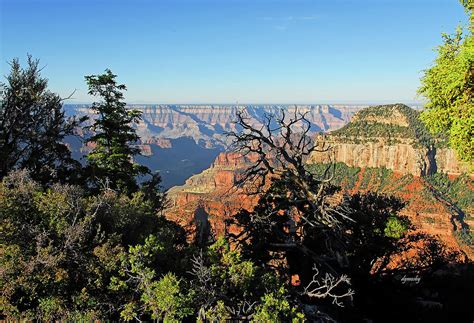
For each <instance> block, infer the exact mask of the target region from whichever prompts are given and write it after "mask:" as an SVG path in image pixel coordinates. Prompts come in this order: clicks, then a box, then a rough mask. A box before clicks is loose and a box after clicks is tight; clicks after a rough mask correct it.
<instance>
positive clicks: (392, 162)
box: [308, 104, 469, 176]
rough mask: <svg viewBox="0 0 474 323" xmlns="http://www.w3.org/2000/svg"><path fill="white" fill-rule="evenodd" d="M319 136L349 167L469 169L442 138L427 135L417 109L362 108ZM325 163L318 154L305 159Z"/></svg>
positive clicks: (423, 172) (402, 170)
mask: <svg viewBox="0 0 474 323" xmlns="http://www.w3.org/2000/svg"><path fill="white" fill-rule="evenodd" d="M318 139H319V140H320V141H323V142H325V143H327V144H329V145H330V146H331V147H332V151H333V154H334V156H333V158H334V160H336V161H338V162H343V163H345V164H346V165H349V166H352V167H386V168H388V169H391V170H393V171H396V172H400V173H403V174H412V175H415V176H423V175H430V174H434V173H436V172H443V173H448V174H457V175H459V174H461V173H463V172H468V171H469V167H468V165H466V164H463V163H461V162H459V161H458V160H457V159H456V155H455V153H454V151H453V150H451V149H449V148H447V147H444V146H443V145H442V143H441V139H438V138H432V137H431V135H430V134H428V132H427V131H426V129H424V126H423V125H422V124H421V122H420V121H419V120H418V112H416V111H414V110H412V109H410V108H409V107H407V106H405V105H401V104H397V105H390V106H377V107H370V108H367V109H364V110H361V111H360V112H358V113H356V114H355V115H354V117H353V118H352V120H351V122H350V123H349V124H348V125H346V126H344V127H342V128H341V129H338V130H336V131H333V132H330V133H329V134H327V135H324V136H319V138H318ZM327 162H329V158H328V156H327V155H323V154H318V153H314V154H312V155H311V156H310V158H309V160H308V163H327Z"/></svg>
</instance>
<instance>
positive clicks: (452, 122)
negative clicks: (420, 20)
mask: <svg viewBox="0 0 474 323" xmlns="http://www.w3.org/2000/svg"><path fill="white" fill-rule="evenodd" d="M461 2H462V4H463V5H464V7H465V8H466V11H467V13H468V15H469V17H470V26H469V28H468V29H467V30H464V31H463V29H462V28H460V27H458V29H457V30H456V33H455V34H454V35H447V34H443V35H442V36H443V44H442V45H440V46H439V47H438V49H437V52H438V56H437V57H436V60H435V62H434V64H433V66H431V67H430V68H429V69H427V70H426V71H425V74H424V76H423V78H422V79H421V87H420V89H419V92H420V94H422V95H423V96H424V97H426V98H427V99H428V102H427V104H426V110H425V111H424V112H423V113H422V116H421V117H422V120H423V121H424V122H425V124H426V125H427V126H428V128H429V129H430V130H431V131H432V132H433V133H439V132H442V133H446V134H447V135H448V136H449V143H450V145H451V147H453V148H454V149H455V150H456V152H457V154H458V156H459V158H460V159H462V160H465V161H468V162H472V160H473V159H474V132H473V131H474V130H473V129H474V92H473V91H474V90H473V89H474V34H473V32H474V30H473V28H474V20H473V19H474V18H473V17H474V2H473V1H472V0H463V1H461Z"/></svg>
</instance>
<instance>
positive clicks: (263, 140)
mask: <svg viewBox="0 0 474 323" xmlns="http://www.w3.org/2000/svg"><path fill="white" fill-rule="evenodd" d="M236 117H237V120H236V124H237V126H238V127H240V128H242V130H241V131H231V132H228V133H227V135H228V136H229V137H231V138H232V145H231V147H232V149H233V150H234V151H236V152H239V153H241V154H242V155H251V156H253V157H254V158H256V161H255V163H254V164H253V165H252V166H251V167H249V168H248V169H247V170H246V171H245V172H244V173H243V174H242V177H241V179H240V180H239V181H238V182H237V185H238V186H241V187H242V186H246V187H247V188H248V192H249V194H260V193H262V192H263V191H264V190H265V188H266V186H267V184H268V182H269V180H270V181H271V180H274V179H281V178H284V180H285V181H286V183H287V185H288V187H292V193H293V194H291V195H288V196H287V198H288V199H289V200H288V202H289V204H301V203H302V202H303V203H305V204H307V206H306V207H307V208H308V210H307V212H304V214H303V213H301V214H299V217H300V218H301V219H302V220H303V221H304V222H305V223H306V224H308V225H310V226H313V227H315V226H326V227H334V226H339V225H340V219H349V217H348V216H347V215H346V214H347V212H344V210H342V209H341V208H340V207H339V208H334V207H331V206H330V205H329V203H327V201H326V197H327V194H325V188H326V187H327V185H328V184H329V183H330V181H331V180H332V178H333V175H334V163H329V164H328V167H327V168H326V171H325V172H324V175H323V176H322V178H317V177H316V176H315V175H314V174H312V173H311V172H309V171H308V169H307V167H306V164H305V162H306V160H307V158H308V157H309V156H310V155H311V154H312V153H314V152H317V153H326V154H329V155H330V154H331V149H330V147H329V146H328V145H326V144H325V143H324V142H322V143H318V142H316V141H315V140H314V138H313V137H312V136H311V133H310V130H311V123H310V122H309V120H308V119H307V118H306V113H298V111H297V109H295V111H294V113H293V115H288V113H287V112H285V110H284V109H281V113H280V115H278V116H276V115H269V114H266V115H264V118H263V119H264V120H263V122H262V123H261V124H260V125H257V126H255V125H254V124H253V123H252V122H251V119H250V118H249V117H248V115H247V114H246V112H245V111H243V110H241V111H238V112H237V114H236Z"/></svg>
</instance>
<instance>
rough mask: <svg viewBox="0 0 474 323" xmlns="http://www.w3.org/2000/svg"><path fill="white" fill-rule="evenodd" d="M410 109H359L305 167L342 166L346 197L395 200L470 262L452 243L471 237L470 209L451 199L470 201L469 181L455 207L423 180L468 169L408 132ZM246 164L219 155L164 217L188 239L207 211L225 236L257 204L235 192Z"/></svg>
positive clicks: (174, 195)
mask: <svg viewBox="0 0 474 323" xmlns="http://www.w3.org/2000/svg"><path fill="white" fill-rule="evenodd" d="M407 109H410V108H408V107H406V106H401V105H394V106H386V107H382V108H380V107H376V109H375V111H371V110H370V109H367V110H369V111H364V110H362V111H361V113H358V114H356V115H355V117H354V120H355V121H354V122H351V124H349V125H348V126H346V127H343V128H342V129H340V130H337V131H335V133H331V134H329V135H327V136H321V137H319V138H318V139H319V140H323V141H325V142H326V143H329V144H330V145H331V146H332V147H333V154H331V155H332V158H329V156H330V155H328V154H323V153H313V154H312V155H311V156H310V157H309V159H308V160H307V163H308V165H309V166H308V167H310V168H311V167H314V168H317V165H321V166H322V164H324V163H327V162H328V161H330V160H331V161H333V162H337V163H338V165H339V166H338V168H337V172H338V174H339V176H338V177H339V180H338V182H337V183H335V184H337V185H340V186H341V187H342V189H343V191H345V192H348V193H355V192H366V191H375V192H379V193H383V194H389V195H395V196H398V197H400V198H401V199H403V200H405V201H406V202H407V206H406V207H405V209H404V210H403V213H402V214H403V215H407V216H408V217H409V218H410V219H411V220H412V222H413V223H414V224H415V226H416V227H417V230H420V231H423V232H427V233H430V234H434V235H438V236H439V237H440V238H441V239H442V240H443V241H444V242H446V243H447V244H448V245H449V246H451V247H453V248H456V249H462V250H464V251H465V252H466V253H467V254H468V256H469V257H470V258H471V259H472V258H474V250H473V248H472V246H469V245H465V244H462V243H460V240H459V239H457V238H456V237H455V235H456V234H457V233H459V230H460V229H461V228H466V227H467V228H468V231H469V230H470V229H469V228H470V226H471V225H472V224H473V223H472V222H473V220H472V216H471V214H472V211H473V207H472V203H469V202H467V203H466V202H464V204H467V206H465V207H464V209H463V210H462V211H459V212H458V211H456V208H455V207H453V205H454V206H456V203H457V202H458V201H456V199H458V200H461V199H464V200H466V199H467V200H468V201H469V199H470V197H472V196H473V195H472V192H473V191H472V190H473V183H472V175H471V177H469V176H467V177H462V178H465V179H464V180H463V181H464V182H461V183H458V186H464V188H465V190H464V191H463V192H455V194H453V196H454V200H453V199H452V198H449V197H447V196H444V195H443V192H439V191H438V190H437V188H435V187H433V185H432V184H430V183H429V182H428V181H427V180H426V178H429V175H430V174H433V173H435V172H444V173H448V174H450V180H455V179H456V178H461V177H459V174H460V173H462V172H465V171H466V170H467V169H468V167H467V166H466V165H463V164H461V163H459V162H458V161H457V160H456V157H455V154H454V152H453V151H452V150H450V149H448V148H443V147H437V142H436V141H435V140H432V139H430V138H429V137H427V136H428V135H427V134H426V133H424V132H423V129H421V130H420V129H417V130H416V131H414V130H413V129H412V128H413V127H420V125H419V124H416V120H413V115H410V113H411V111H410V110H411V109H410V110H407ZM374 124H376V126H375V127H373V125H374ZM379 125H383V128H381V127H379ZM354 127H355V128H354ZM251 163H252V160H251V159H249V158H246V157H243V156H240V155H238V154H235V153H222V154H220V155H219V156H218V157H217V159H216V161H215V162H214V164H213V165H212V166H211V167H210V168H209V169H207V170H205V171H203V172H202V173H200V174H197V175H194V176H192V177H191V178H189V179H188V180H187V181H186V183H185V184H184V185H183V186H178V187H174V188H173V189H171V190H170V191H169V193H168V194H169V197H170V199H171V201H172V203H171V206H170V208H168V209H167V210H166V212H165V213H166V216H168V217H169V218H171V219H173V220H176V221H178V222H179V223H181V224H183V225H186V226H188V227H189V228H190V230H191V232H192V230H193V227H194V223H195V219H196V213H197V210H198V209H200V210H205V213H206V214H207V219H208V221H209V223H210V225H211V227H212V229H213V231H214V232H215V233H216V234H218V235H220V234H223V233H224V227H225V226H224V222H225V220H226V219H227V218H228V217H231V216H232V215H233V214H235V212H236V211H237V210H238V209H240V208H245V209H251V208H253V206H254V205H255V204H256V203H257V197H255V196H251V197H249V196H247V195H246V194H245V192H242V191H240V190H235V189H233V185H234V183H235V182H236V180H237V179H238V178H239V176H240V174H241V173H242V171H243V170H244V169H246V168H247V167H248V166H249V165H250V164H251ZM322 167H323V166H322ZM449 183H450V182H449V181H448V182H447V184H448V185H451V184H449ZM463 183H464V184H463ZM466 192H467V193H466ZM470 204H471V205H470Z"/></svg>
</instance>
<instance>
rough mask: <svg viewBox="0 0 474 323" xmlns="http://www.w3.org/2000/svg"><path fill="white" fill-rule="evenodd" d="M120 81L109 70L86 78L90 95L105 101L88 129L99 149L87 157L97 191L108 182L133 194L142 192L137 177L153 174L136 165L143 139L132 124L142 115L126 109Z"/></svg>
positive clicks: (96, 106)
mask: <svg viewBox="0 0 474 323" xmlns="http://www.w3.org/2000/svg"><path fill="white" fill-rule="evenodd" d="M116 77H117V76H116V75H114V74H113V73H112V71H110V70H109V69H107V70H105V73H104V74H102V75H89V76H86V77H85V79H86V82H87V85H88V86H89V92H88V93H89V94H90V95H93V96H98V97H100V98H101V99H102V101H100V102H94V103H93V105H92V110H94V111H95V112H96V113H97V114H98V117H97V118H96V119H95V120H94V123H93V124H92V126H90V127H88V128H90V129H91V130H92V131H93V133H94V135H93V136H92V137H90V138H89V139H88V142H91V143H94V144H95V145H96V146H95V148H94V149H93V151H92V152H91V153H89V155H88V156H87V160H88V164H89V165H88V168H89V170H90V172H89V174H90V175H89V176H90V182H91V184H92V186H93V187H94V188H98V187H99V186H100V185H101V183H102V184H105V183H106V182H107V183H108V185H109V187H110V188H112V189H119V190H123V191H124V192H126V193H132V192H135V191H137V190H138V185H137V181H136V177H137V176H139V175H143V174H146V173H149V169H148V168H147V167H145V166H142V165H139V164H137V163H135V162H133V157H134V156H136V155H138V154H139V153H140V149H139V148H138V147H136V146H134V144H135V143H136V142H137V141H138V140H139V139H140V138H139V137H138V135H137V133H136V131H135V129H134V128H133V127H132V125H131V124H132V123H133V122H137V121H139V120H140V117H141V116H140V112H139V111H137V110H128V109H127V108H126V107H125V102H123V93H122V92H123V91H125V90H126V87H125V85H123V84H117V82H116V80H115V78H116Z"/></svg>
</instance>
